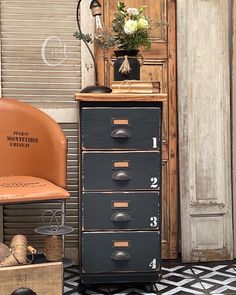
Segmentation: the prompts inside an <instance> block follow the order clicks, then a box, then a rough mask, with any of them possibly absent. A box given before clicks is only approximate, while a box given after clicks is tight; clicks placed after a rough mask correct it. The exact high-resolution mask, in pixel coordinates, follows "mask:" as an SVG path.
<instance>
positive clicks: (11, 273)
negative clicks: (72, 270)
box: [0, 262, 63, 295]
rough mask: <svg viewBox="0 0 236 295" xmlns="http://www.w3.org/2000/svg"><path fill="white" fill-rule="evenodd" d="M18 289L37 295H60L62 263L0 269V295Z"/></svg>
mask: <svg viewBox="0 0 236 295" xmlns="http://www.w3.org/2000/svg"><path fill="white" fill-rule="evenodd" d="M18 288H29V289H31V290H32V291H34V292H35V293H36V294H37V295H62V294H63V266H62V263H61V262H51V263H40V264H31V265H23V266H10V267H2V268H0V294H1V295H10V294H11V293H12V292H13V291H15V290H16V289H18Z"/></svg>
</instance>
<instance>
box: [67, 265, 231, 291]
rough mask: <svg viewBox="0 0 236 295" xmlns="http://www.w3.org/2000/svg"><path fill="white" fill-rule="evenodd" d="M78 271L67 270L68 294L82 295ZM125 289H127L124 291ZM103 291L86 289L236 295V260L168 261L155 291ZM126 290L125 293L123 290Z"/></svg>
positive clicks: (141, 287) (131, 289)
mask: <svg viewBox="0 0 236 295" xmlns="http://www.w3.org/2000/svg"><path fill="white" fill-rule="evenodd" d="M78 281H79V277H78V269H77V267H71V268H68V269H66V271H65V284H64V295H78V294H81V293H79V292H78ZM122 287H123V288H122ZM100 289H101V291H99V292H97V291H94V290H89V289H88V290H86V294H88V295H90V294H106V295H110V294H116V295H131V294H132V295H135V294H136V295H137V294H142V295H144V294H149V295H152V294H153V295H154V294H161V295H172V294H176V295H190V294H196V295H203V294H208V295H219V294H228V295H236V260H234V261H225V262H220V263H196V264H181V263H176V262H167V261H164V262H163V264H162V269H161V279H160V281H159V282H158V283H157V284H156V285H155V286H154V288H153V291H150V292H147V291H144V290H145V288H144V287H143V286H138V287H137V286H132V285H121V286H120V288H119V290H118V291H117V290H116V292H115V291H113V290H114V289H112V288H111V287H110V286H102V287H101V288H100ZM122 289H123V290H122Z"/></svg>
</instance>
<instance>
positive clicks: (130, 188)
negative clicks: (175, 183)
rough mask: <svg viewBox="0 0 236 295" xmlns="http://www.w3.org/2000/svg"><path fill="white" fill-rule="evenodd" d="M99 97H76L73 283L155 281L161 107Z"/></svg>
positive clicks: (158, 247)
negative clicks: (77, 280) (76, 264)
mask: <svg viewBox="0 0 236 295" xmlns="http://www.w3.org/2000/svg"><path fill="white" fill-rule="evenodd" d="M106 97H108V98H109V99H107V100H106V99H104V97H99V95H98V96H96V95H93V96H91V97H90V96H89V95H88V96H86V95H78V97H77V99H78V100H79V122H80V123H79V131H80V173H79V174H80V191H79V206H80V217H79V249H80V250H79V264H80V270H79V272H80V278H81V281H82V282H83V283H92V284H93V283H123V282H156V281H157V279H158V276H159V270H160V259H161V166H162V165H161V122H162V107H161V103H160V102H158V101H157V100H158V99H154V100H155V101H152V100H150V101H148V102H146V101H144V100H146V98H144V99H142V97H140V98H139V99H137V101H136V99H134V101H132V98H133V97H134V96H132V95H131V96H127V97H126V101H119V97H117V96H113V95H112V94H109V95H105V98H106ZM153 97H154V98H156V96H153ZM87 98H89V99H87ZM99 98H100V99H99ZM130 100H131V101H130ZM160 100H161V99H160Z"/></svg>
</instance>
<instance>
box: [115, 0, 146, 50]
mask: <svg viewBox="0 0 236 295" xmlns="http://www.w3.org/2000/svg"><path fill="white" fill-rule="evenodd" d="M114 17H115V18H114V19H113V21H112V29H113V32H114V41H115V44H116V45H117V46H118V48H119V49H123V50H135V49H138V48H140V47H144V48H145V49H147V50H149V49H150V48H151V41H150V37H149V31H150V29H151V25H150V22H149V21H148V19H147V17H146V16H145V15H144V7H143V6H142V7H140V8H127V9H126V7H125V4H124V3H122V2H120V1H118V2H117V12H115V13H114Z"/></svg>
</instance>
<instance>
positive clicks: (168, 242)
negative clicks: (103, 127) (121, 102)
mask: <svg viewBox="0 0 236 295" xmlns="http://www.w3.org/2000/svg"><path fill="white" fill-rule="evenodd" d="M155 1H156V0H155ZM155 1H152V2H151V1H147V5H148V4H150V3H152V5H153V6H154V5H155V4H154V3H157V2H158V3H160V1H159V0H158V1H156V2H155ZM110 2H111V1H110V0H100V3H101V5H102V7H103V9H104V12H103V17H104V22H105V26H106V24H107V21H108V20H109V17H110V16H111V13H112V12H111V9H110V8H109V5H110ZM123 2H125V3H126V4H127V3H128V1H123ZM139 3H140V2H139ZM163 3H164V4H163V6H162V8H163V11H164V13H163V16H164V17H167V20H168V26H167V34H166V36H165V37H164V38H163V39H160V40H158V38H156V36H155V37H154V38H153V41H154V42H153V51H152V50H151V51H150V52H145V53H144V56H145V62H144V66H145V65H146V66H148V65H149V66H150V67H151V65H153V66H157V67H158V63H157V61H158V60H159V61H160V63H163V64H165V69H166V74H163V76H165V79H163V81H162V86H163V87H162V89H164V91H163V92H168V102H167V103H166V104H167V106H168V107H165V110H166V109H167V108H168V114H167V111H166V113H165V115H166V120H165V123H164V124H165V128H166V130H168V131H167V132H166V133H167V135H166V138H165V139H163V149H162V151H163V171H166V185H165V189H166V195H165V194H163V195H165V197H164V198H165V204H166V208H165V209H163V211H165V214H163V216H164V215H165V217H163V220H164V219H165V225H166V228H168V230H165V229H164V230H163V233H164V234H163V241H162V242H163V244H162V246H163V247H162V257H163V258H166V259H176V258H177V257H178V254H179V224H178V223H179V198H178V167H177V108H176V105H177V102H176V0H164V1H163ZM133 5H134V6H135V3H134V2H133ZM157 7H158V4H157ZM153 8H154V11H155V7H153ZM163 41H164V42H163ZM111 51H112V50H111ZM95 53H96V57H97V60H98V69H99V83H101V84H106V83H109V82H110V72H109V71H110V66H109V64H110V63H109V59H108V57H105V56H104V53H103V52H102V51H101V49H100V50H99V49H98V48H95ZM109 54H110V56H111V52H108V55H109ZM108 68H109V69H108ZM106 69H108V70H106ZM141 77H142V73H141ZM167 80H168V81H167ZM165 110H164V112H165ZM164 124H163V125H164ZM163 179H164V177H163ZM163 207H164V206H163Z"/></svg>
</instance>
